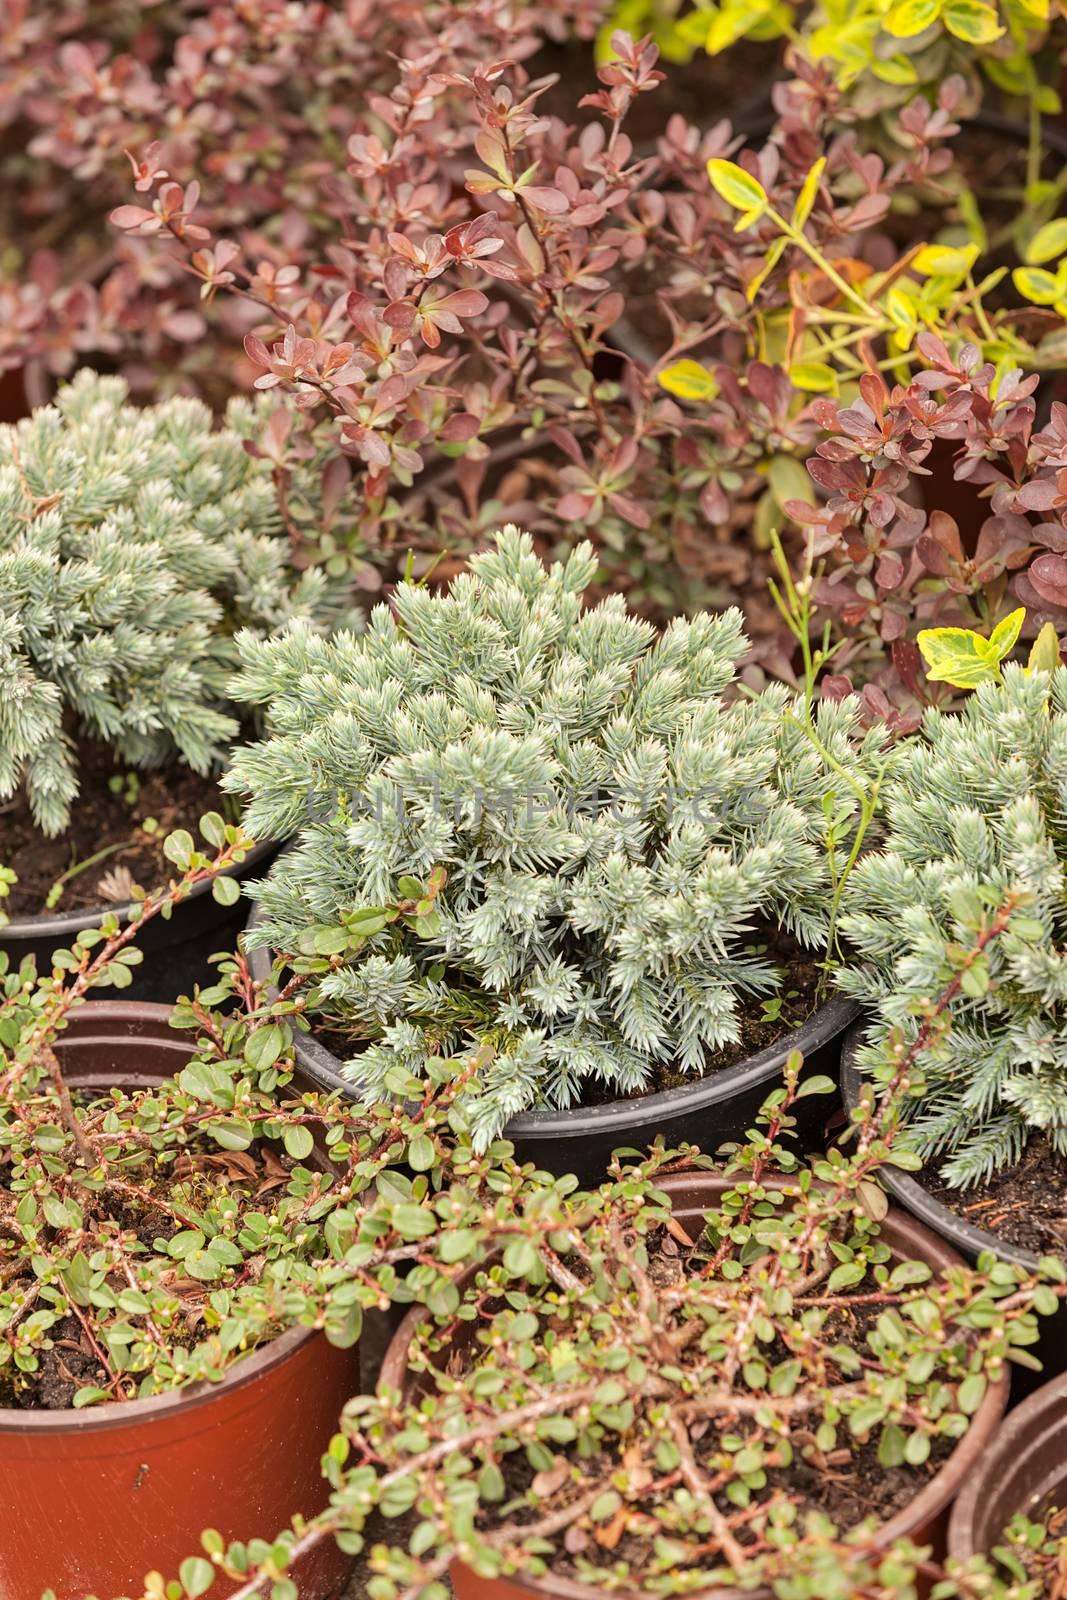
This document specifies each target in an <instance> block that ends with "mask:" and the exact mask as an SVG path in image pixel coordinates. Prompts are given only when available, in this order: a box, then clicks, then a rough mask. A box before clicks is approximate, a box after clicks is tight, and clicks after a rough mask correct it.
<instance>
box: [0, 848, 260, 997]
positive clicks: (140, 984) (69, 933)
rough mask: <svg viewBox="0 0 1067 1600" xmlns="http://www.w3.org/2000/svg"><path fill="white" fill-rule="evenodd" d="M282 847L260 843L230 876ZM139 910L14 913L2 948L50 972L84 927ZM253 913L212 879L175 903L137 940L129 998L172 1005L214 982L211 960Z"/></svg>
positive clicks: (0, 935) (251, 869)
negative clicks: (217, 891) (214, 889)
mask: <svg viewBox="0 0 1067 1600" xmlns="http://www.w3.org/2000/svg"><path fill="white" fill-rule="evenodd" d="M277 848H278V847H277V845H276V844H274V843H272V842H270V841H268V842H267V843H266V844H258V845H256V846H255V847H254V849H252V850H250V851H249V852H248V854H247V856H246V857H245V859H244V861H242V863H241V865H240V866H239V867H233V868H231V869H230V871H229V872H228V873H227V876H228V877H232V878H236V879H237V880H238V881H239V882H241V881H243V880H244V879H245V878H249V877H254V876H255V875H256V874H257V873H259V872H262V871H263V870H264V869H265V868H266V867H267V866H268V865H269V863H270V860H271V857H272V856H273V855H274V853H275V851H276V850H277ZM135 910H136V907H135V906H132V905H129V906H97V907H95V908H93V907H87V908H84V909H82V910H80V911H63V912H58V913H56V914H52V913H46V914H45V915H44V916H36V917H13V918H12V919H11V921H10V922H8V923H7V924H6V925H5V926H4V927H2V928H0V950H4V951H6V952H7V955H8V957H9V959H10V961H11V962H12V964H13V965H15V966H17V965H18V963H19V962H20V961H21V960H22V958H23V957H24V956H28V955H32V956H36V958H37V968H38V971H41V972H44V971H47V970H49V969H50V967H51V963H52V952H53V950H63V949H66V948H67V947H69V945H70V944H71V943H72V941H73V940H74V939H76V938H77V936H78V934H79V933H80V932H81V930H82V929H83V928H95V927H98V926H99V924H100V919H101V917H104V916H106V915H107V914H108V913H109V912H111V913H113V914H115V915H117V916H118V917H119V920H120V921H122V922H126V921H128V920H129V918H130V916H131V915H133V914H134V912H135ZM247 915H248V913H247V909H246V907H245V906H244V905H243V904H242V902H241V901H240V900H239V901H237V903H236V904H235V905H232V906H222V905H220V904H219V903H218V901H217V900H215V899H214V898H213V896H212V893H211V884H210V883H204V884H200V885H198V887H197V888H195V889H194V890H193V891H192V893H191V894H190V895H189V897H188V898H187V899H186V900H183V901H182V902H181V904H180V905H178V906H175V908H174V912H173V914H172V915H171V917H170V920H169V921H164V920H163V918H162V917H161V916H157V917H153V918H152V920H151V922H148V923H146V924H145V927H144V931H143V933H142V934H141V935H140V937H139V938H138V940H137V948H138V949H139V950H140V951H141V953H142V955H143V956H144V960H143V961H142V962H141V964H140V966H137V967H133V968H132V969H131V970H132V972H133V983H132V984H131V985H130V987H129V988H128V989H123V991H122V996H123V999H130V1000H150V1001H158V1002H161V1003H163V1004H169V1003H172V1002H173V1001H174V1000H176V999H177V998H178V996H179V995H180V994H188V993H190V992H191V990H192V986H193V985H194V984H195V983H208V982H210V981H211V979H212V975H213V972H214V969H213V968H212V967H211V966H210V965H209V964H208V959H207V958H208V956H210V955H211V954H212V953H213V952H214V951H216V950H232V949H233V948H234V946H235V944H236V941H237V936H238V934H239V933H240V932H241V929H242V928H243V927H244V925H245V921H246V919H247ZM116 992H117V991H116Z"/></svg>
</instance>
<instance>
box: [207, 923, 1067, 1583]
mask: <svg viewBox="0 0 1067 1600" xmlns="http://www.w3.org/2000/svg"><path fill="white" fill-rule="evenodd" d="M980 953H981V952H980V949H979V948H977V947H975V948H974V949H972V950H971V951H970V952H968V953H966V954H965V955H963V956H962V957H961V961H960V969H961V970H962V971H966V970H970V969H972V968H973V965H974V962H975V960H977V959H978V957H979V956H980ZM943 1010H944V1007H943V1006H942V1005H940V1004H939V1005H938V1006H937V1007H933V1006H931V1007H929V1008H928V1013H927V1015H926V1016H925V1018H924V1019H923V1020H922V1022H921V1024H920V1027H919V1032H918V1035H917V1037H916V1038H915V1039H913V1040H912V1041H911V1042H909V1041H908V1040H907V1039H906V1037H905V1036H904V1034H903V1033H902V1032H898V1033H897V1034H896V1035H895V1036H894V1038H893V1040H892V1041H891V1043H890V1045H889V1047H888V1049H887V1073H888V1082H887V1084H886V1087H885V1092H884V1094H883V1096H882V1098H881V1100H880V1101H879V1104H878V1105H877V1107H872V1106H870V1105H868V1104H864V1105H863V1106H861V1107H860V1108H859V1109H858V1111H857V1114H856V1117H855V1119H854V1133H855V1140H854V1144H853V1146H852V1148H851V1149H850V1151H849V1154H848V1155H847V1157H846V1156H845V1155H842V1154H841V1153H840V1152H838V1153H837V1154H836V1155H835V1156H834V1157H833V1158H825V1159H823V1158H820V1159H817V1160H815V1161H814V1162H813V1163H812V1165H811V1166H810V1167H808V1166H805V1165H803V1164H801V1163H800V1162H799V1161H798V1160H797V1158H796V1157H795V1155H793V1154H792V1152H791V1150H790V1149H789V1145H788V1140H789V1137H790V1136H791V1135H792V1134H794V1133H795V1130H796V1125H797V1123H796V1115H795V1113H796V1111H797V1109H798V1107H799V1100H800V1099H801V1098H802V1097H804V1096H805V1094H806V1093H807V1092H816V1093H817V1092H820V1091H823V1092H825V1091H826V1090H827V1089H829V1088H830V1087H832V1085H830V1083H829V1082H828V1081H822V1082H819V1081H817V1080H807V1081H806V1082H807V1089H806V1087H805V1080H803V1079H802V1078H801V1076H800V1060H799V1057H794V1058H793V1059H792V1060H791V1061H790V1062H788V1063H787V1065H786V1069H785V1074H784V1086H782V1087H780V1088H779V1089H778V1090H777V1091H775V1093H774V1094H773V1095H772V1096H771V1097H769V1099H768V1101H767V1104H766V1106H765V1108H764V1112H763V1114H762V1115H761V1117H760V1118H759V1119H758V1126H757V1127H756V1128H754V1129H753V1130H752V1131H751V1132H750V1135H749V1138H748V1141H747V1142H746V1145H745V1147H744V1149H743V1151H741V1152H740V1153H739V1154H738V1156H737V1157H736V1159H735V1160H734V1161H733V1162H732V1163H731V1165H730V1166H729V1167H728V1168H727V1169H726V1170H725V1171H716V1170H714V1169H711V1166H710V1163H709V1161H708V1160H707V1159H706V1158H704V1157H702V1156H700V1155H699V1153H698V1152H696V1151H695V1150H694V1149H693V1148H692V1147H688V1148H687V1149H685V1150H683V1151H677V1152H671V1151H667V1150H664V1149H663V1148H662V1147H661V1148H660V1149H659V1150H658V1151H657V1152H655V1153H654V1154H653V1155H652V1156H651V1157H650V1158H647V1159H646V1160H645V1161H644V1162H643V1163H639V1164H637V1165H635V1166H631V1167H629V1168H627V1169H623V1168H622V1167H620V1166H619V1165H618V1164H616V1165H614V1166H613V1168H612V1172H611V1176H610V1178H609V1181H607V1182H605V1183H603V1184H601V1185H600V1186H599V1187H598V1188H597V1189H596V1190H595V1191H593V1192H587V1193H582V1192H574V1190H573V1185H568V1186H567V1187H566V1188H565V1187H564V1186H563V1184H562V1182H560V1183H558V1184H557V1185H556V1186H555V1187H554V1188H553V1189H552V1190H551V1191H550V1192H546V1191H545V1190H544V1189H543V1188H542V1185H543V1184H544V1181H545V1178H544V1175H543V1174H536V1173H529V1172H528V1173H527V1175H526V1180H525V1185H524V1187H523V1188H522V1190H521V1191H520V1192H518V1193H517V1194H516V1195H515V1197H514V1198H515V1201H516V1207H515V1210H514V1211H510V1210H508V1209H507V1208H501V1207H498V1208H497V1209H496V1211H495V1213H494V1216H493V1220H492V1224H491V1227H492V1229H494V1230H496V1232H497V1236H498V1237H497V1243H498V1251H497V1253H496V1254H494V1255H492V1256H490V1257H489V1259H488V1260H485V1259H483V1260H482V1261H480V1262H479V1261H475V1262H470V1263H466V1262H465V1261H464V1257H465V1253H466V1251H467V1250H468V1249H473V1248H474V1247H475V1246H476V1244H477V1243H478V1242H479V1241H480V1239H482V1238H484V1234H485V1231H486V1230H485V1227H484V1226H483V1228H482V1229H481V1230H478V1229H467V1230H464V1232H463V1233H461V1234H460V1236H459V1237H457V1238H455V1239H454V1242H453V1247H452V1250H451V1252H450V1254H451V1255H452V1257H453V1259H455V1260H456V1261H457V1262H458V1263H461V1264H462V1270H461V1273H460V1275H459V1277H458V1278H457V1280H456V1282H455V1284H454V1288H455V1290H456V1292H457V1294H458V1295H459V1296H460V1297H461V1298H460V1300H459V1303H458V1304H457V1303H456V1302H453V1303H452V1304H451V1305H449V1306H448V1307H447V1308H443V1309H442V1310H441V1311H440V1312H439V1313H437V1314H435V1315H434V1316H429V1315H427V1313H426V1312H425V1311H414V1312H412V1313H411V1314H409V1317H408V1319H407V1320H406V1321H405V1323H404V1324H403V1325H402V1327H401V1328H400V1329H399V1330H398V1332H397V1335H396V1338H395V1340H394V1343H393V1345H392V1346H391V1348H390V1350H389V1352H388V1353H387V1356H386V1360H385V1363H384V1365H383V1369H382V1376H381V1380H380V1383H379V1385H378V1389H377V1391H376V1393H375V1394H374V1395H369V1394H365V1395H361V1396H359V1397H357V1398H354V1399H353V1400H352V1401H350V1402H349V1404H348V1405H347V1406H346V1408H345V1412H344V1415H343V1417H342V1422H341V1434H340V1436H339V1437H338V1439H337V1440H335V1441H334V1443H333V1444H332V1445H331V1448H330V1451H329V1455H328V1458H327V1463H326V1465H327V1471H328V1473H329V1476H330V1480H331V1485H332V1491H333V1492H332V1496H331V1501H330V1504H329V1506H328V1507H327V1508H326V1510H325V1511H323V1512H322V1513H321V1515H319V1516H318V1517H316V1518H315V1519H314V1520H313V1521H312V1522H311V1523H310V1524H299V1525H294V1526H293V1527H292V1528H290V1529H288V1530H286V1531H285V1532H283V1533H282V1534H280V1535H279V1536H278V1538H277V1539H276V1541H275V1546H274V1548H275V1550H276V1551H278V1552H285V1555H284V1559H283V1560H282V1561H281V1562H280V1565H281V1566H282V1568H283V1569H284V1568H285V1566H286V1563H287V1562H291V1561H293V1560H296V1559H299V1558H300V1557H302V1556H306V1555H307V1554H308V1553H309V1552H310V1551H312V1550H314V1549H316V1548H318V1547H319V1545H320V1544H321V1542H323V1541H325V1540H329V1539H331V1538H335V1539H338V1540H341V1541H342V1542H343V1543H344V1545H345V1548H347V1549H349V1550H351V1551H353V1552H363V1553H365V1560H366V1570H367V1573H368V1574H369V1577H368V1578H367V1579H366V1580H365V1581H367V1582H368V1592H370V1593H373V1594H375V1595H376V1596H378V1597H381V1600H395V1597H399V1596H403V1597H411V1596H414V1595H416V1594H426V1595H430V1596H434V1597H436V1596H438V1595H443V1594H444V1593H445V1592H446V1590H445V1588H444V1580H445V1579H446V1577H447V1578H448V1580H449V1581H450V1584H451V1589H452V1592H453V1593H455V1594H456V1595H457V1596H459V1597H460V1600H475V1597H477V1600H489V1597H493V1600H527V1597H530V1596H536V1595H540V1596H542V1597H543V1596H553V1597H555V1596H559V1597H561V1600H588V1597H590V1596H592V1595H595V1594H598V1593H604V1592H605V1591H608V1590H609V1591H611V1592H620V1593H623V1594H626V1595H629V1596H636V1595H649V1596H651V1595H671V1594H694V1593H695V1594H698V1595H700V1596H702V1597H704V1596H706V1597H709V1600H712V1597H714V1600H734V1597H736V1596H739V1595H740V1594H741V1593H746V1594H756V1595H759V1596H761V1597H767V1596H769V1595H771V1594H775V1595H778V1596H780V1597H781V1600H792V1597H797V1596H802V1597H811V1600H816V1597H817V1600H853V1597H855V1596H856V1595H857V1594H863V1595H870V1596H872V1597H877V1600H888V1597H895V1600H900V1597H902V1596H913V1595H914V1594H915V1593H916V1592H917V1587H916V1586H917V1584H918V1582H919V1581H920V1575H921V1578H922V1579H923V1580H925V1581H926V1582H927V1583H929V1582H930V1580H931V1579H934V1580H937V1588H936V1591H935V1592H936V1593H937V1594H938V1595H939V1597H941V1600H947V1597H948V1596H950V1595H961V1596H962V1595H966V1596H968V1597H969V1600H975V1597H976V1596H977V1595H979V1594H982V1595H986V1596H989V1597H992V1596H994V1595H995V1596H997V1597H998V1600H1000V1597H1001V1596H1005V1595H1007V1594H1009V1593H1013V1594H1014V1593H1015V1592H1016V1591H1014V1590H1011V1589H1009V1588H1008V1587H1007V1586H1005V1585H1002V1586H1001V1587H999V1588H994V1587H993V1586H992V1584H991V1583H990V1582H988V1581H986V1582H984V1584H983V1586H981V1587H979V1586H978V1585H977V1584H975V1586H973V1587H972V1586H970V1584H964V1583H961V1584H959V1586H957V1585H956V1584H955V1583H954V1582H953V1581H952V1580H950V1579H949V1578H947V1577H946V1574H945V1569H944V1567H943V1564H942V1563H943V1558H944V1547H945V1524H946V1521H947V1511H948V1507H949V1505H950V1504H951V1501H952V1499H953V1497H954V1495H955V1494H956V1493H957V1492H958V1491H959V1490H960V1488H961V1487H962V1486H963V1485H964V1484H965V1483H966V1482H967V1480H968V1478H969V1477H970V1476H971V1475H972V1474H973V1472H974V1470H975V1466H976V1464H977V1463H978V1462H979V1461H980V1460H981V1458H982V1456H983V1454H984V1453H985V1452H986V1451H987V1450H988V1449H989V1445H990V1442H991V1440H992V1439H993V1438H994V1436H995V1435H996V1433H997V1430H998V1428H999V1426H1000V1424H1001V1419H1002V1416H1003V1411H1004V1407H1005V1404H1006V1400H1007V1388H1008V1379H1007V1367H1008V1363H1009V1362H1010V1361H1011V1360H1013V1359H1014V1358H1015V1356H1016V1354H1017V1353H1018V1352H1019V1351H1020V1350H1025V1348H1026V1347H1027V1346H1028V1345H1029V1344H1031V1343H1032V1342H1033V1340H1034V1339H1035V1338H1036V1336H1037V1331H1036V1326H1035V1323H1036V1321H1037V1318H1036V1315H1035V1311H1034V1302H1035V1296H1036V1295H1037V1293H1038V1291H1040V1290H1044V1291H1045V1292H1046V1294H1051V1295H1052V1297H1053V1298H1054V1299H1055V1298H1056V1297H1057V1296H1058V1295H1059V1294H1062V1293H1063V1292H1065V1289H1067V1283H1065V1281H1064V1280H1065V1279H1067V1274H1065V1273H1063V1272H1062V1271H1061V1272H1060V1274H1059V1277H1058V1278H1057V1277H1056V1276H1055V1275H1054V1274H1052V1273H1048V1274H1045V1273H1039V1274H1031V1273H1029V1272H1028V1271H1026V1270H1025V1269H1023V1268H1020V1267H1015V1266H1011V1265H1007V1264H1003V1263H997V1262H995V1261H994V1259H993V1258H992V1257H991V1256H988V1257H984V1258H983V1260H982V1262H981V1263H980V1265H979V1266H978V1267H977V1268H972V1267H968V1266H966V1265H965V1264H964V1262H963V1261H962V1259H961V1258H960V1257H959V1256H958V1255H957V1254H956V1253H955V1251H953V1250H952V1249H951V1248H950V1247H949V1246H947V1245H946V1244H944V1242H943V1241H940V1240H939V1239H937V1237H936V1236H935V1235H933V1234H932V1233H930V1231H929V1230H928V1229H926V1228H925V1227H924V1226H922V1225H921V1224H919V1223H917V1222H915V1221H914V1220H913V1219H910V1218H908V1217H907V1216H906V1215H905V1214H904V1213H901V1212H898V1211H895V1210H893V1209H888V1210H887V1207H886V1203H885V1199H884V1195H882V1193H881V1191H880V1190H879V1189H878V1188H877V1186H876V1185H875V1184H874V1183H873V1181H872V1180H873V1179H874V1177H875V1176H876V1174H877V1172H878V1171H879V1170H880V1168H881V1167H882V1166H883V1165H884V1163H885V1162H886V1161H887V1160H891V1159H893V1156H894V1143H895V1137H896V1132H897V1130H898V1127H899V1118H898V1101H899V1095H900V1092H901V1088H902V1085H904V1084H905V1083H906V1080H907V1077H908V1074H909V1072H910V1071H911V1070H912V1068H913V1066H914V1064H915V1061H916V1059H917V1057H918V1056H919V1054H920V1053H921V1052H922V1051H923V1050H924V1049H925V1048H926V1046H927V1044H928V1043H929V1042H930V1041H931V1040H932V1039H934V1038H936V1037H937V1028H936V1026H935V1024H936V1021H937V1018H938V1016H939V1015H940V1014H941V1013H942V1012H943ZM508 1169H509V1163H508V1161H507V1160H506V1158H505V1159H504V1160H503V1161H502V1170H504V1171H506V1170H508ZM373 1514H377V1515H378V1516H380V1517H382V1518H384V1521H378V1520H375V1521H372V1522H369V1519H371V1517H372V1515H373ZM400 1518H403V1519H404V1521H402V1522H401V1523H400V1525H399V1527H398V1526H397V1519H400ZM394 1530H395V1531H394ZM375 1536H377V1540H378V1542H375V1543H373V1544H372V1543H371V1539H372V1538H374V1537H375ZM368 1546H369V1548H368ZM238 1554H239V1556H241V1557H243V1555H244V1552H243V1551H241V1552H238ZM222 1570H223V1572H224V1573H226V1575H227V1576H231V1577H234V1576H237V1575H238V1574H240V1575H241V1576H244V1577H245V1578H246V1581H245V1583H244V1586H243V1587H242V1588H241V1589H240V1590H239V1591H238V1596H239V1600H251V1597H252V1596H253V1595H255V1594H258V1593H259V1592H260V1588H261V1585H262V1583H263V1581H264V1578H265V1576H266V1569H265V1568H264V1566H263V1565H262V1564H259V1565H253V1566H252V1567H251V1569H249V1567H248V1566H247V1565H242V1564H240V1563H238V1565H236V1566H231V1565H229V1564H227V1562H226V1561H225V1560H224V1561H223V1562H222ZM972 1570H973V1571H974V1574H975V1577H977V1576H978V1575H979V1569H978V1566H977V1565H976V1566H975V1567H974V1568H973V1569H972ZM983 1571H984V1576H985V1579H986V1580H988V1578H989V1572H988V1569H983ZM176 1593H177V1594H180V1593H181V1591H180V1589H179V1590H178V1591H176ZM1024 1594H1025V1595H1027V1600H1033V1596H1032V1591H1029V1592H1028V1591H1025V1590H1023V1589H1021V1588H1020V1589H1019V1590H1018V1596H1019V1600H1022V1597H1023V1595H1024Z"/></svg>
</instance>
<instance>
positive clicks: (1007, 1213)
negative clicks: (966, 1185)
mask: <svg viewBox="0 0 1067 1600" xmlns="http://www.w3.org/2000/svg"><path fill="white" fill-rule="evenodd" d="M921 1182H922V1186H923V1188H924V1189H925V1190H926V1191H927V1192H928V1193H929V1194H930V1195H932V1196H933V1198H934V1199H935V1200H939V1201H940V1202H941V1204H942V1205H943V1206H947V1207H948V1208H949V1210H950V1211H954V1212H955V1213H956V1215H957V1216H958V1217H962V1218H963V1220H964V1222H970V1223H973V1224H974V1226H975V1227H976V1228H984V1229H985V1230H986V1231H987V1233H993V1234H996V1236H997V1238H998V1239H1003V1240H1004V1241H1005V1243H1006V1244H1013V1245H1017V1246H1018V1247H1019V1248H1020V1249H1021V1250H1029V1251H1031V1252H1032V1253H1033V1254H1034V1255H1039V1256H1040V1255H1052V1254H1059V1255H1062V1254H1063V1253H1064V1252H1065V1251H1067V1156H1061V1155H1057V1154H1056V1152H1055V1151H1054V1150H1052V1149H1051V1148H1050V1146H1049V1143H1048V1141H1047V1140H1046V1139H1044V1138H1041V1137H1035V1138H1033V1139H1031V1140H1030V1143H1029V1144H1028V1145H1027V1147H1026V1149H1025V1150H1024V1151H1023V1155H1022V1159H1021V1160H1019V1161H1017V1162H1016V1163H1015V1165H1014V1166H1013V1167H1006V1168H1005V1169H1004V1171H1003V1172H998V1173H996V1174H995V1176H994V1177H992V1178H990V1179H989V1181H988V1182H987V1183H980V1184H976V1185H975V1187H974V1188H972V1189H950V1188H949V1186H948V1185H947V1184H946V1183H944V1182H943V1181H942V1179H941V1178H939V1177H938V1176H937V1173H936V1172H935V1171H934V1170H933V1169H932V1168H930V1169H927V1171H925V1172H924V1173H923V1175H922V1179H921Z"/></svg>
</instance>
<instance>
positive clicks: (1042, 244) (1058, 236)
mask: <svg viewBox="0 0 1067 1600" xmlns="http://www.w3.org/2000/svg"><path fill="white" fill-rule="evenodd" d="M1062 255H1067V217H1057V218H1056V220H1055V222H1046V223H1045V226H1044V227H1043V228H1038V230H1037V232H1036V233H1035V234H1034V237H1033V238H1032V239H1031V240H1030V243H1029V244H1028V245H1027V247H1026V259H1027V261H1028V262H1029V264H1030V265H1031V266H1032V267H1033V266H1038V265H1039V264H1040V263H1041V262H1042V261H1057V260H1058V259H1059V258H1060V256H1062Z"/></svg>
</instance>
